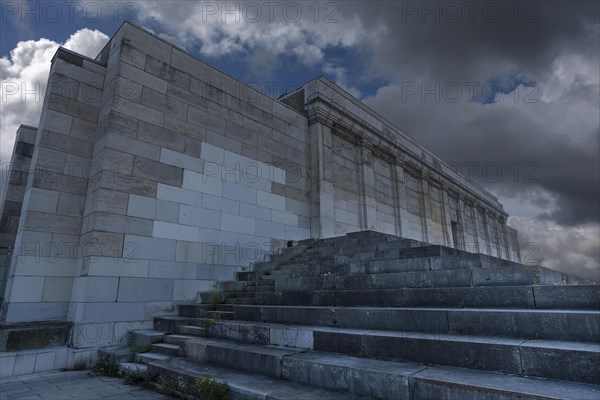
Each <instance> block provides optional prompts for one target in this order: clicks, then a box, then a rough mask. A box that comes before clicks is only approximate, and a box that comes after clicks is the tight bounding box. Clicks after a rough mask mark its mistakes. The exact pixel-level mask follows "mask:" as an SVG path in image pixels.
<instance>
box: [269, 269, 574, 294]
mask: <svg viewBox="0 0 600 400" xmlns="http://www.w3.org/2000/svg"><path fill="white" fill-rule="evenodd" d="M284 274H285V273H284ZM564 275H565V274H562V273H560V272H558V271H552V270H549V269H546V268H542V267H532V266H518V267H510V266H509V267H499V268H485V269H481V268H477V269H454V270H439V271H407V272H394V273H378V274H362V273H361V274H355V275H341V276H340V275H338V274H333V275H327V273H326V274H325V276H318V277H297V278H282V277H280V276H277V275H276V278H275V289H276V290H331V289H342V290H353V289H394V288H403V287H412V288H420V287H469V286H522V285H563V284H565V279H564Z"/></svg>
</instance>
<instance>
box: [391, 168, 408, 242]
mask: <svg viewBox="0 0 600 400" xmlns="http://www.w3.org/2000/svg"><path fill="white" fill-rule="evenodd" d="M392 176H393V179H394V193H395V195H396V199H395V211H396V235H398V236H402V220H403V219H405V218H406V207H407V206H406V186H405V182H406V177H405V176H404V169H403V168H402V167H401V166H400V165H398V164H393V165H392Z"/></svg>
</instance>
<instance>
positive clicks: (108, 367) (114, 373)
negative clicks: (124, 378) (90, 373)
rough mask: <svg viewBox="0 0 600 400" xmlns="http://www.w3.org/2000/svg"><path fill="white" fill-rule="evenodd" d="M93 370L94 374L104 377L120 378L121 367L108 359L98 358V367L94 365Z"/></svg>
mask: <svg viewBox="0 0 600 400" xmlns="http://www.w3.org/2000/svg"><path fill="white" fill-rule="evenodd" d="M93 370H94V372H97V373H99V374H101V375H104V376H110V377H118V376H120V373H119V365H118V364H117V363H115V362H113V361H109V360H108V359H102V358H98V361H97V362H96V365H94V368H93Z"/></svg>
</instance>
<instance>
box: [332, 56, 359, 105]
mask: <svg viewBox="0 0 600 400" xmlns="http://www.w3.org/2000/svg"><path fill="white" fill-rule="evenodd" d="M323 72H324V73H325V74H327V75H331V76H333V81H334V82H335V83H336V84H337V85H339V86H341V87H343V88H344V89H346V90H347V91H348V92H349V93H350V94H352V96H354V97H356V98H360V97H361V96H362V93H361V92H360V90H359V89H357V88H356V87H354V86H352V85H350V83H349V82H348V76H347V71H346V68H344V67H340V66H339V65H336V64H334V63H325V64H324V65H323Z"/></svg>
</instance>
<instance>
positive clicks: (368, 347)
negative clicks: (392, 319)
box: [313, 328, 600, 383]
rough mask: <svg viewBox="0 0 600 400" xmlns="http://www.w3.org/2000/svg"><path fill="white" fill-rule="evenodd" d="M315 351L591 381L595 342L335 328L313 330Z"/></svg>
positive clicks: (598, 354)
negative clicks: (328, 330)
mask: <svg viewBox="0 0 600 400" xmlns="http://www.w3.org/2000/svg"><path fill="white" fill-rule="evenodd" d="M313 348H314V349H315V350H320V351H327V352H334V353H343V354H349V355H355V356H361V357H369V358H379V359H394V360H400V361H409V362H417V363H423V364H436V365H448V366H455V367H462V368H469V369H478V370H485V371H496V372H502V373H508V374H513V375H522V376H533V377H541V378H548V379H559V380H568V381H574V382H585V383H595V382H597V377H598V376H600V345H599V344H597V343H582V342H563V341H550V340H523V339H511V338H490V337H481V336H467V335H453V334H439V333H436V334H431V333H423V332H397V331H372V330H357V329H345V328H339V329H337V328H334V329H332V330H331V331H330V332H326V331H321V332H315V334H314V343H313Z"/></svg>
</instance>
